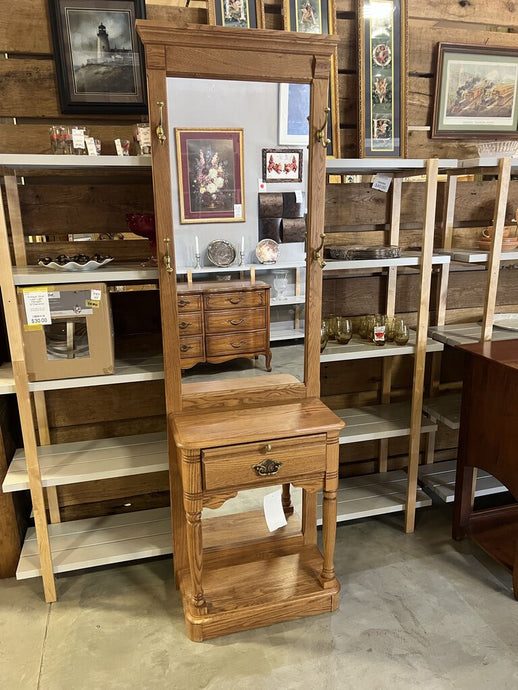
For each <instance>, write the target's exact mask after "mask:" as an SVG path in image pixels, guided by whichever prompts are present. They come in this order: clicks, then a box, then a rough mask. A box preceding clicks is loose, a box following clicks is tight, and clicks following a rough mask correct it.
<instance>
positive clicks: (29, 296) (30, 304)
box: [23, 290, 52, 326]
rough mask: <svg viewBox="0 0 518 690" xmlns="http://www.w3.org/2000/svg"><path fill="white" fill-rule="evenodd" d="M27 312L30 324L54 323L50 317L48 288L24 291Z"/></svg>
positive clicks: (46, 324) (45, 324)
mask: <svg viewBox="0 0 518 690" xmlns="http://www.w3.org/2000/svg"><path fill="white" fill-rule="evenodd" d="M23 301H24V302H25V313H26V315H27V323H28V324H29V325H40V326H48V325H49V324H50V323H52V319H51V317H50V307H49V295H48V293H47V291H46V290H38V291H37V292H24V293H23Z"/></svg>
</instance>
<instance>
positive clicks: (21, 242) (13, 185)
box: [4, 175, 27, 266]
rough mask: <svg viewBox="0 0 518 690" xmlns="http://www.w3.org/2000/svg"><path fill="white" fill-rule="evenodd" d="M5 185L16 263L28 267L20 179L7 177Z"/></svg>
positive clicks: (12, 176) (11, 176)
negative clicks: (19, 187)
mask: <svg viewBox="0 0 518 690" xmlns="http://www.w3.org/2000/svg"><path fill="white" fill-rule="evenodd" d="M4 183H5V195H6V199H7V208H8V209H9V222H10V224H11V238H12V241H13V251H14V261H15V263H16V265H17V266H27V253H26V251H25V237H24V234H23V223H22V211H21V209H20V196H19V194H18V178H17V176H16V175H5V177H4Z"/></svg>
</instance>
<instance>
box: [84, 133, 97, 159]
mask: <svg viewBox="0 0 518 690" xmlns="http://www.w3.org/2000/svg"><path fill="white" fill-rule="evenodd" d="M85 143H86V150H87V151H88V155H89V156H97V149H96V148H95V140H94V138H93V137H85Z"/></svg>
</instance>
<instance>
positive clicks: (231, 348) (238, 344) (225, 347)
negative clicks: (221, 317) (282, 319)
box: [206, 330, 267, 357]
mask: <svg viewBox="0 0 518 690" xmlns="http://www.w3.org/2000/svg"><path fill="white" fill-rule="evenodd" d="M266 346H267V344H266V332H265V331H264V330H263V331H250V332H249V333H246V332H243V331H240V332H238V333H226V334H225V335H208V336H206V347H207V357H218V356H221V355H234V356H235V357H239V353H240V352H242V353H243V354H245V353H254V352H256V351H258V352H262V351H264V350H265V348H266Z"/></svg>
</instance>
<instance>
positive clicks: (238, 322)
mask: <svg viewBox="0 0 518 690" xmlns="http://www.w3.org/2000/svg"><path fill="white" fill-rule="evenodd" d="M244 320H245V319H244V317H243V318H242V319H239V320H238V321H233V320H232V319H228V321H227V323H229V324H230V325H231V326H239V324H241V323H243V321H244Z"/></svg>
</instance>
